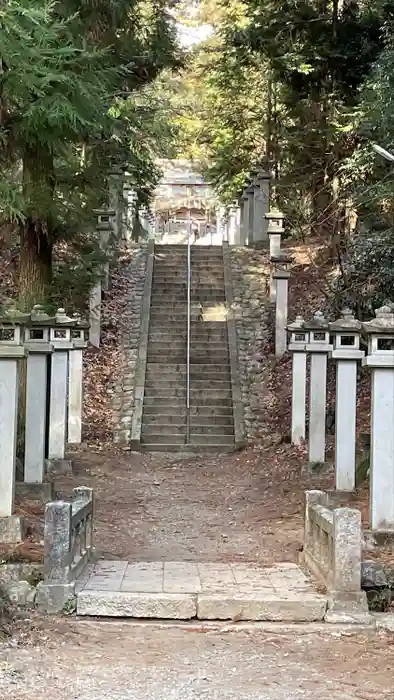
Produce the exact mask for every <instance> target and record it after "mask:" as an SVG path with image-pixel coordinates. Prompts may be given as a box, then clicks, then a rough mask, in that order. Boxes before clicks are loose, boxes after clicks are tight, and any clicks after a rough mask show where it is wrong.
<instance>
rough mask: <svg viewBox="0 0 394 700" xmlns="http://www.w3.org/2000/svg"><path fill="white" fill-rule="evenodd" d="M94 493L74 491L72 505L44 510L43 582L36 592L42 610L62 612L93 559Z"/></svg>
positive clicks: (55, 503)
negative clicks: (77, 581)
mask: <svg viewBox="0 0 394 700" xmlns="http://www.w3.org/2000/svg"><path fill="white" fill-rule="evenodd" d="M93 517H94V504H93V489H90V488H86V487H80V488H76V489H74V490H73V498H72V501H71V502H67V501H52V502H51V503H47V504H46V506H45V526H44V581H43V582H42V583H41V584H40V585H39V586H38V589H37V603H38V606H39V607H40V608H41V610H45V611H46V612H59V611H61V610H62V609H63V608H64V606H65V605H66V604H67V602H68V601H70V600H72V599H73V598H74V595H75V582H76V580H77V579H78V577H79V576H80V575H81V574H82V573H83V571H84V570H85V568H86V567H87V565H88V564H89V562H90V561H91V558H92V555H93Z"/></svg>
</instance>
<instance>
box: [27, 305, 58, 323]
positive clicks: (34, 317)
mask: <svg viewBox="0 0 394 700" xmlns="http://www.w3.org/2000/svg"><path fill="white" fill-rule="evenodd" d="M30 320H31V325H40V326H48V325H52V324H54V323H55V322H56V320H55V317H54V316H50V315H49V314H47V313H46V311H45V310H44V307H43V306H41V304H35V305H34V306H33V308H32V310H31V312H30Z"/></svg>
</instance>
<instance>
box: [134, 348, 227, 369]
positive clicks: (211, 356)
mask: <svg viewBox="0 0 394 700" xmlns="http://www.w3.org/2000/svg"><path fill="white" fill-rule="evenodd" d="M168 352H169V351H168V348H167V349H166V348H163V349H162V351H161V352H157V351H155V352H150V351H149V348H148V355H147V361H148V362H153V363H155V362H156V363H157V362H163V361H164V360H165V359H166V358H167V357H168V361H169V362H171V363H174V364H186V360H187V358H186V349H185V351H184V352H182V353H181V352H176V353H174V352H171V354H170V355H168V354H166V353H168ZM190 361H191V362H192V363H193V364H194V365H198V364H202V365H205V364H207V363H209V362H210V361H212V363H214V362H222V363H223V364H228V361H229V355H228V353H227V354H224V353H203V354H201V355H199V354H197V353H195V352H193V351H192V352H191V353H190Z"/></svg>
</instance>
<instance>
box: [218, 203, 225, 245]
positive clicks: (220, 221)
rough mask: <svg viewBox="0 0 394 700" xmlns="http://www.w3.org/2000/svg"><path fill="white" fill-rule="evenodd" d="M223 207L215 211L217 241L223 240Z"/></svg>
mask: <svg viewBox="0 0 394 700" xmlns="http://www.w3.org/2000/svg"><path fill="white" fill-rule="evenodd" d="M224 214H225V209H224V207H218V209H217V210H216V236H217V238H218V240H219V239H221V240H222V239H223V229H224Z"/></svg>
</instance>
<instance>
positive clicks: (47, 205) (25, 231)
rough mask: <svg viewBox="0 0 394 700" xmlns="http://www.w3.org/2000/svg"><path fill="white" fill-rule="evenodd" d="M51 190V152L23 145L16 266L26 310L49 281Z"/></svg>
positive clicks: (40, 299) (39, 298) (42, 295)
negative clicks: (23, 207) (22, 215)
mask: <svg viewBox="0 0 394 700" xmlns="http://www.w3.org/2000/svg"><path fill="white" fill-rule="evenodd" d="M54 189H55V178H54V166H53V155H52V153H51V152H49V151H45V149H43V148H40V149H39V148H35V147H33V148H31V149H29V148H27V149H26V151H25V153H24V157H23V194H24V196H25V199H26V202H27V218H26V220H25V221H24V222H22V223H21V225H20V241H21V255H20V268H19V302H20V304H21V307H22V308H23V309H25V310H27V311H29V310H30V309H31V307H32V306H33V305H34V304H38V303H41V302H43V301H44V300H45V298H46V293H47V289H48V285H49V284H50V282H51V276H52V247H53V236H52V228H53V227H52V214H53V195H54Z"/></svg>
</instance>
